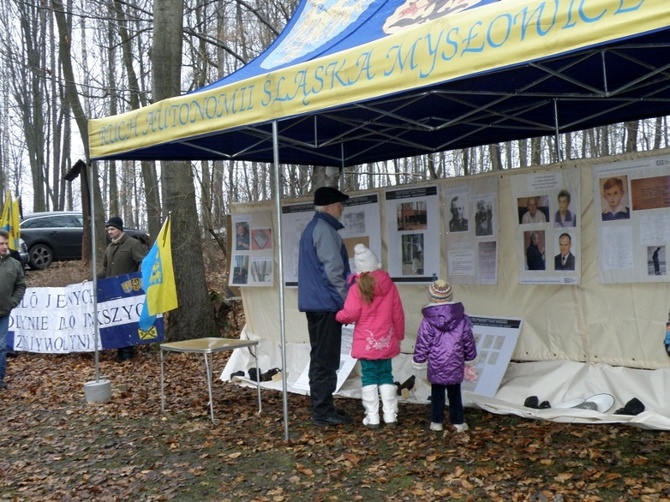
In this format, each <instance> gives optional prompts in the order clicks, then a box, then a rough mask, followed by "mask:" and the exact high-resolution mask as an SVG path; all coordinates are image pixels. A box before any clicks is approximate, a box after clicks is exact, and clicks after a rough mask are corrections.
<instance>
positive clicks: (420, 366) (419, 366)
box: [412, 360, 428, 371]
mask: <svg viewBox="0 0 670 502" xmlns="http://www.w3.org/2000/svg"><path fill="white" fill-rule="evenodd" d="M427 367H428V363H427V362H422V363H417V362H416V361H414V360H412V368H414V369H415V370H418V371H423V370H425V369H426V368H427Z"/></svg>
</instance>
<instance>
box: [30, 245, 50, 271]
mask: <svg viewBox="0 0 670 502" xmlns="http://www.w3.org/2000/svg"><path fill="white" fill-rule="evenodd" d="M53 261H54V252H53V250H52V249H51V248H50V247H49V246H47V245H46V244H35V245H34V246H33V247H31V248H30V251H29V252H28V265H30V268H32V269H35V270H44V269H45V268H48V267H49V266H50V265H51V263H52V262H53Z"/></svg>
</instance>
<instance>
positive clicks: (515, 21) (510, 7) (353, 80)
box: [88, 0, 670, 158]
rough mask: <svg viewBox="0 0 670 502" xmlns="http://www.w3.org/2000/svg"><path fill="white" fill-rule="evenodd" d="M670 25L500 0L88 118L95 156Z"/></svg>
mask: <svg viewBox="0 0 670 502" xmlns="http://www.w3.org/2000/svg"><path fill="white" fill-rule="evenodd" d="M668 25H670V9H668V4H667V0H589V1H584V0H582V1H575V0H551V1H548V0H529V1H523V2H521V1H503V2H497V3H494V4H489V5H486V6H485V7H482V8H477V9H471V10H465V11H462V12H459V13H457V14H454V15H450V16H445V17H441V18H438V19H435V20H432V21H427V22H425V23H423V24H420V25H417V26H414V27H411V28H407V29H405V30H402V31H400V32H398V33H394V34H392V35H389V36H386V37H383V38H380V39H377V40H374V41H372V42H369V43H367V44H363V45H360V46H357V47H355V48H352V49H348V50H345V51H341V52H338V53H335V54H330V55H326V56H323V57H320V58H317V59H314V60H311V61H308V62H304V63H301V64H296V65H293V66H288V67H285V68H282V69H279V70H277V71H272V72H267V73H263V74H260V75H258V76H255V77H252V78H249V79H246V80H242V81H239V82H234V83H231V84H228V85H222V86H221V87H215V88H210V89H208V90H207V91H202V92H196V93H192V94H188V95H184V96H178V97H175V98H170V99H165V100H163V101H160V102H158V103H155V104H153V105H151V106H147V107H144V108H142V109H139V110H136V111H132V112H128V113H124V114H121V115H117V116H113V117H107V118H102V119H96V120H91V121H90V124H89V138H88V141H89V146H90V151H91V157H92V158H100V157H105V156H109V155H113V154H118V153H123V152H128V151H132V150H135V149H138V148H143V147H147V146H152V145H157V144H161V143H166V142H169V141H174V140H180V139H186V138H190V137H195V136H199V135H203V134H208V133H211V132H213V131H222V130H226V129H231V128H235V127H240V126H245V125H250V124H256V123H263V122H268V121H269V120H273V119H279V118H281V117H287V116H294V115H299V114H303V113H309V112H314V111H317V110H322V109H327V108H332V107H335V106H341V105H344V104H348V103H353V102H359V101H363V100H367V99H371V98H375V97H379V96H384V95H389V94H393V93H397V92H402V91H404V90H408V89H414V88H418V87H422V86H429V85H434V84H438V83H441V82H446V81H449V80H453V79H456V78H459V77H463V76H465V75H471V74H477V73H481V72H486V71H490V70H494V69H496V68H502V67H506V66H510V65H514V64H518V63H521V62H524V61H536V60H538V59H541V58H543V57H548V56H552V55H556V54H561V53H565V52H569V51H574V50H578V49H581V48H585V47H589V46H594V45H598V44H601V43H604V42H607V41H609V40H618V39H621V38H625V37H627V36H631V35H634V34H637V33H644V32H647V31H652V30H655V29H660V28H666V27H667V26H668Z"/></svg>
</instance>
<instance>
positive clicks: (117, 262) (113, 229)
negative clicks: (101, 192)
mask: <svg viewBox="0 0 670 502" xmlns="http://www.w3.org/2000/svg"><path fill="white" fill-rule="evenodd" d="M105 228H106V229H107V235H108V236H109V239H110V243H109V245H108V246H107V249H106V250H105V257H104V258H103V260H102V266H103V268H104V272H103V273H102V274H100V278H101V279H104V278H106V277H114V276H117V275H122V274H130V273H131V272H137V271H138V270H139V269H140V265H141V264H142V259H143V258H144V257H145V255H146V254H147V251H146V249H145V248H144V246H143V245H142V243H141V242H140V241H139V240H137V239H135V238H134V237H131V236H130V235H128V234H126V233H124V231H123V220H122V219H121V218H120V217H118V216H113V217H111V218H110V219H109V221H107V223H106V224H105ZM134 355H135V352H134V348H133V347H132V346H130V347H121V348H119V349H118V351H117V359H118V360H119V361H126V360H128V359H132V358H133V356H134Z"/></svg>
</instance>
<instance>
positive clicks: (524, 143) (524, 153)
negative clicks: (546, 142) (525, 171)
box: [518, 139, 528, 167]
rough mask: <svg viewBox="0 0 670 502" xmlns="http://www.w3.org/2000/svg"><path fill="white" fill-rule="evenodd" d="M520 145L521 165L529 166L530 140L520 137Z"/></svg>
mask: <svg viewBox="0 0 670 502" xmlns="http://www.w3.org/2000/svg"><path fill="white" fill-rule="evenodd" d="M518 145H519V167H528V140H527V139H520V140H519V141H518Z"/></svg>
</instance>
